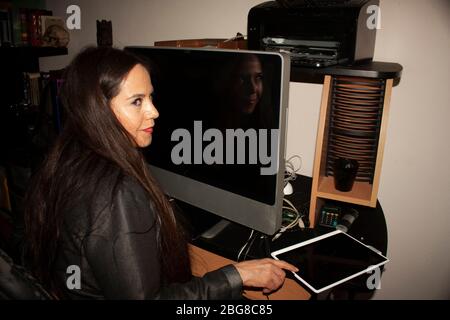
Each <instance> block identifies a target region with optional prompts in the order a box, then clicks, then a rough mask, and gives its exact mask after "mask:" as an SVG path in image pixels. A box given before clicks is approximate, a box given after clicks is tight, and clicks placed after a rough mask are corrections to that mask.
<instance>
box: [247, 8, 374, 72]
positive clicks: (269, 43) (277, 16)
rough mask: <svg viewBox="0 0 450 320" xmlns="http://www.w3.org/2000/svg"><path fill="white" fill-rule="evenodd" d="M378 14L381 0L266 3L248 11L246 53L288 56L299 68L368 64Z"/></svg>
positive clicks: (371, 55)
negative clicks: (286, 54)
mask: <svg viewBox="0 0 450 320" xmlns="http://www.w3.org/2000/svg"><path fill="white" fill-rule="evenodd" d="M378 8H379V0H278V1H269V2H264V3H262V4H259V5H257V6H255V7H253V8H251V9H250V11H249V14H248V25H247V36H248V48H249V49H250V50H263V51H278V52H286V53H288V54H289V55H290V57H291V64H292V66H299V67H311V68H321V67H326V66H333V65H352V64H357V63H365V62H370V61H371V60H372V58H373V53H374V49H375V37H376V27H375V26H374V25H373V21H374V20H375V19H374V14H377V13H378V11H377V10H378ZM375 21H376V20H375Z"/></svg>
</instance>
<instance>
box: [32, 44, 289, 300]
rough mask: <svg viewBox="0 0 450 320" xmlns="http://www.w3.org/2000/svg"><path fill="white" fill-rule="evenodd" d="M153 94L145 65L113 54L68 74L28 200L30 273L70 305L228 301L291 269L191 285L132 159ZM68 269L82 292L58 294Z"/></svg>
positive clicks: (268, 265)
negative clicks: (58, 116) (52, 139)
mask: <svg viewBox="0 0 450 320" xmlns="http://www.w3.org/2000/svg"><path fill="white" fill-rule="evenodd" d="M152 93H153V87H152V83H151V79H150V73H149V71H148V69H147V68H146V66H145V63H144V62H143V61H140V60H139V59H138V58H137V57H135V56H133V55H131V54H130V53H127V52H123V51H120V50H117V49H112V48H88V49H86V50H84V51H82V52H81V53H80V54H78V56H77V57H75V59H74V60H73V61H72V63H71V64H70V65H69V67H68V68H67V70H66V73H65V82H64V85H63V88H62V91H61V100H62V104H63V106H64V108H65V114H66V121H65V125H64V129H63V131H62V133H61V135H60V137H59V139H58V141H57V143H56V144H55V146H54V148H53V150H52V151H51V152H50V154H49V155H48V158H47V160H46V162H45V163H44V165H43V166H42V168H41V170H40V171H39V172H38V173H37V174H36V175H35V177H34V179H33V184H32V187H31V189H30V192H29V193H28V199H27V209H26V227H27V228H26V230H27V236H28V245H29V250H28V255H29V258H30V266H31V268H32V270H33V272H34V274H35V275H36V276H37V277H38V279H39V280H41V281H42V282H43V283H44V284H45V285H46V286H47V288H49V289H50V290H52V292H53V293H55V294H56V295H58V296H61V297H69V298H75V299H76V298H79V299H88V298H98V299H101V298H107V299H111V298H113V299H114V298H125V299H127V298H128V299H153V298H159V299H185V298H186V299H233V298H239V297H240V293H241V290H242V286H251V287H260V288H263V291H264V292H266V293H268V292H271V291H273V290H275V289H277V288H278V287H279V286H280V285H281V284H282V283H283V280H284V277H285V273H284V271H283V270H282V268H284V269H287V270H291V271H294V270H295V268H294V267H293V266H291V265H290V264H288V263H286V262H282V261H275V260H272V259H262V260H253V261H246V262H242V263H237V264H235V265H230V266H226V267H224V268H221V269H219V270H216V271H213V272H210V273H208V274H206V275H205V276H204V277H203V278H193V277H192V276H191V273H190V265H189V256H188V252H187V242H186V237H185V235H184V234H183V232H182V230H181V228H180V226H179V224H178V223H177V221H176V220H175V217H174V213H173V210H172V208H171V205H170V203H169V202H168V200H167V199H166V197H165V196H164V194H163V193H162V191H161V190H160V189H159V188H158V186H157V184H156V182H155V181H154V180H153V179H152V177H151V176H150V173H149V171H148V167H147V165H146V162H145V160H144V158H143V156H142V154H141V152H140V150H139V149H140V148H144V147H147V146H148V145H150V143H151V141H152V133H153V127H154V125H155V120H156V119H157V118H158V111H157V110H156V108H155V106H154V105H153V103H152ZM71 266H72V267H71ZM73 266H77V267H79V268H80V273H81V287H78V286H77V285H74V286H70V285H69V286H68V285H66V284H68V282H70V281H68V280H70V279H68V277H69V276H71V273H69V274H68V273H67V270H68V268H73ZM69 270H72V269H69Z"/></svg>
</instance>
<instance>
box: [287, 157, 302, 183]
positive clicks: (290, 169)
mask: <svg viewBox="0 0 450 320" xmlns="http://www.w3.org/2000/svg"><path fill="white" fill-rule="evenodd" d="M294 159H298V161H299V164H298V166H296V165H295V163H294ZM302 164H303V160H302V157H300V156H299V155H293V156H291V157H290V158H289V159H287V160H286V163H285V173H284V184H285V185H286V184H287V183H288V182H289V181H294V180H295V179H297V172H298V171H300V169H301V168H302Z"/></svg>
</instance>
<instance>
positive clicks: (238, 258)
mask: <svg viewBox="0 0 450 320" xmlns="http://www.w3.org/2000/svg"><path fill="white" fill-rule="evenodd" d="M254 232H255V230H253V229H252V231H251V232H250V236H249V237H248V239H247V241H246V242H245V244H244V245H243V246H242V248H241V250H239V253H238V255H237V261H238V262H239V260H240V257H241V254H242V252H243V251H244V250H245V248H246V247H247V245H248V244H249V242H250V240H251V239H252V237H253V233H254Z"/></svg>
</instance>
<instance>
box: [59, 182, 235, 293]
mask: <svg viewBox="0 0 450 320" xmlns="http://www.w3.org/2000/svg"><path fill="white" fill-rule="evenodd" d="M116 178H117V176H107V177H102V178H101V182H100V183H98V185H97V186H96V188H97V189H96V190H95V192H94V194H93V195H92V194H88V193H90V192H92V190H91V191H87V190H89V188H86V191H81V194H77V195H74V199H76V201H73V203H72V204H70V205H68V207H67V210H66V211H65V212H64V226H63V228H62V230H61V236H60V239H61V242H60V246H59V250H58V253H57V260H56V261H57V262H56V269H57V272H56V279H57V280H58V283H59V284H60V287H62V288H63V291H64V294H65V296H66V297H68V298H71V299H238V298H241V291H242V280H241V278H240V276H239V273H238V272H237V270H236V268H235V267H234V266H232V265H229V266H226V267H224V268H221V269H219V270H216V271H213V272H210V273H207V274H206V275H205V276H203V277H202V278H196V277H194V278H192V280H190V281H188V282H187V283H173V284H170V285H167V286H162V285H161V282H160V274H161V266H160V261H159V259H158V250H157V246H156V235H157V230H156V229H157V227H156V224H155V213H154V211H153V209H152V206H151V201H150V199H149V197H148V196H147V194H146V192H145V191H144V189H143V188H142V187H141V186H140V185H139V184H138V183H137V182H135V181H134V180H132V179H131V178H128V177H125V178H123V179H121V180H120V181H121V182H120V183H119V184H118V185H116V186H115V187H114V183H113V181H116ZM162 254H164V253H162ZM71 265H76V266H79V268H80V273H81V288H80V289H76V288H75V289H69V288H68V287H67V286H66V283H67V280H68V279H69V282H71V283H72V284H73V283H75V282H73V280H74V278H73V277H72V278H71V276H73V275H74V273H73V272H67V270H68V267H69V266H71Z"/></svg>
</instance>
